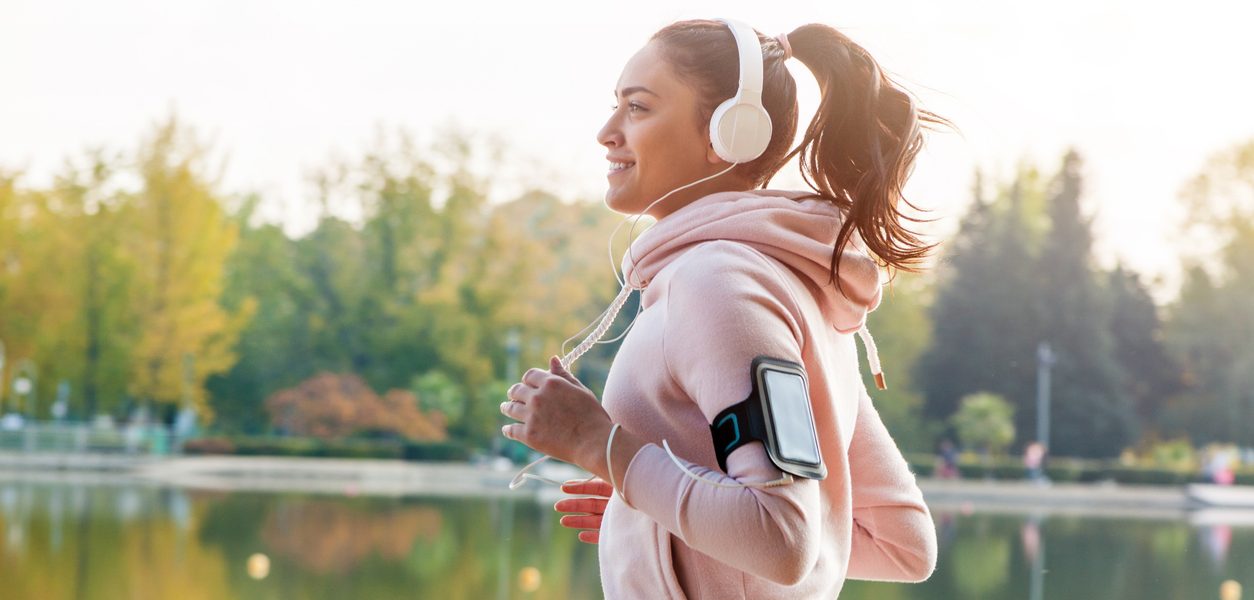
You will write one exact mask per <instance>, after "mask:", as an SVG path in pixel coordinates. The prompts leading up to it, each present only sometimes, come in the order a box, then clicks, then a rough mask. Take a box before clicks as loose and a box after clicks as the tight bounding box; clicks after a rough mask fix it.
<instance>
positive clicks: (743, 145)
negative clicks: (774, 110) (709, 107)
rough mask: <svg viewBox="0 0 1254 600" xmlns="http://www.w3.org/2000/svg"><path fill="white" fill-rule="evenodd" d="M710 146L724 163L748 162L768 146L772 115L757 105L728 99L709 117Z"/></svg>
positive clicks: (760, 154)
mask: <svg viewBox="0 0 1254 600" xmlns="http://www.w3.org/2000/svg"><path fill="white" fill-rule="evenodd" d="M710 143H711V145H713V146H714V152H715V154H718V155H719V157H720V158H722V159H723V160H725V161H727V162H730V163H746V162H749V161H751V160H753V159H755V158H757V157H759V156H762V153H763V152H766V147H767V145H769V144H770V143H771V115H769V114H767V112H766V109H764V108H762V107H761V106H760V105H757V104H751V103H747V102H738V101H737V99H736V98H730V99H728V100H726V101H724V102H723V103H722V104H720V105H718V108H716V109H714V114H713V115H712V116H711V117H710Z"/></svg>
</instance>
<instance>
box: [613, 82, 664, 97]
mask: <svg viewBox="0 0 1254 600" xmlns="http://www.w3.org/2000/svg"><path fill="white" fill-rule="evenodd" d="M636 92H644V93H646V94H653V95H654V96H657V97H658V98H661V96H658V95H657V92H654V91H653V90H651V89H649V88H647V87H644V86H643V85H633V86H631V87H625V88H623V91H622V92H614V91H611V92H610V93H612V94H614V97H615V98H617V97H619V96H620V95H621V96H622V97H624V98H626V97H627V96H630V95H632V94H634V93H636Z"/></svg>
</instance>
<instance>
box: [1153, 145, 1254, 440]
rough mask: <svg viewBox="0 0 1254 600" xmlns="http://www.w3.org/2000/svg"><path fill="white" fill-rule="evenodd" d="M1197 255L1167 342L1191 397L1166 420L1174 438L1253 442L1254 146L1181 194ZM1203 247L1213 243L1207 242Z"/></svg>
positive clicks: (1184, 396) (1170, 319) (1188, 267)
mask: <svg viewBox="0 0 1254 600" xmlns="http://www.w3.org/2000/svg"><path fill="white" fill-rule="evenodd" d="M1181 199H1182V200H1183V201H1184V203H1185V206H1186V209H1187V213H1186V217H1185V220H1184V222H1183V225H1184V227H1185V231H1186V233H1188V234H1191V238H1190V239H1189V240H1188V243H1189V245H1190V247H1191V248H1195V250H1192V251H1189V252H1187V253H1186V256H1185V259H1184V260H1183V263H1184V264H1183V267H1184V275H1185V276H1184V283H1183V284H1182V286H1181V289H1180V296H1179V298H1178V299H1177V301H1176V302H1174V303H1173V304H1172V305H1170V306H1169V307H1168V309H1167V318H1166V320H1165V324H1164V331H1165V340H1166V343H1167V347H1168V349H1169V351H1170V352H1171V354H1172V356H1173V357H1174V358H1175V359H1176V360H1177V361H1179V364H1181V365H1182V367H1183V369H1184V382H1185V386H1186V387H1185V390H1184V391H1183V392H1182V393H1180V394H1179V395H1177V396H1176V397H1173V398H1172V399H1171V400H1170V401H1169V402H1168V406H1167V408H1166V410H1165V411H1164V414H1163V416H1162V426H1163V428H1164V430H1165V431H1166V433H1167V434H1168V435H1171V434H1177V433H1187V434H1191V437H1193V438H1194V442H1195V443H1198V444H1201V443H1206V442H1212V441H1227V442H1236V443H1240V444H1251V443H1254V431H1252V430H1251V429H1250V428H1249V427H1248V423H1250V422H1251V421H1254V345H1251V344H1250V342H1249V341H1250V340H1251V339H1254V311H1251V310H1250V308H1249V307H1250V298H1252V297H1254V140H1250V141H1248V142H1245V143H1242V144H1237V145H1235V146H1233V147H1231V148H1228V149H1225V150H1222V151H1220V152H1217V153H1216V154H1215V155H1213V156H1212V157H1210V159H1209V160H1208V161H1207V163H1206V164H1205V165H1204V166H1203V168H1202V169H1201V171H1200V172H1199V173H1198V175H1197V176H1195V177H1194V178H1193V179H1191V180H1190V181H1189V183H1188V184H1187V185H1186V186H1185V187H1184V188H1183V189H1182V191H1181ZM1198 240H1211V241H1212V243H1209V244H1207V243H1201V242H1199V241H1198Z"/></svg>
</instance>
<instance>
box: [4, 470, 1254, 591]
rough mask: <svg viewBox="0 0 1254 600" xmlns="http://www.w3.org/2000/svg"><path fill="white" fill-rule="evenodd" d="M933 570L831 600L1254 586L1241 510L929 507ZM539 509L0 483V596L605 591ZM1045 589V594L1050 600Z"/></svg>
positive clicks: (519, 504)
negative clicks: (1110, 513)
mask: <svg viewBox="0 0 1254 600" xmlns="http://www.w3.org/2000/svg"><path fill="white" fill-rule="evenodd" d="M933 515H934V516H935V519H936V525H937V533H938V538H939V540H938V541H939V544H940V548H941V554H940V560H939V564H938V569H937V572H936V573H935V574H934V575H933V577H932V579H931V580H929V581H928V582H926V583H924V584H920V585H898V584H890V583H880V582H861V581H851V582H848V583H847V585H846V587H845V592H844V593H842V594H841V598H842V600H844V599H847V598H854V599H859V598H863V599H869V598H874V599H877V600H878V599H887V600H892V599H906V598H917V599H954V598H962V599H982V598H1015V599H1019V598H1029V599H1034V600H1040V599H1043V598H1046V597H1051V598H1138V599H1140V598H1164V599H1175V598H1214V597H1218V595H1219V593H1220V589H1221V586H1227V587H1226V588H1224V589H1225V590H1227V591H1228V592H1229V593H1230V592H1231V590H1234V589H1238V588H1239V587H1240V586H1242V585H1243V586H1244V587H1245V588H1246V589H1248V588H1250V586H1251V585H1254V581H1252V580H1251V574H1254V527H1252V526H1251V523H1250V521H1251V519H1250V517H1249V516H1248V515H1246V516H1241V515H1233V514H1231V513H1215V512H1212V513H1209V514H1206V515H1201V514H1189V515H1187V516H1186V515H1177V516H1175V517H1174V518H1167V519H1164V518H1133V517H1131V516H1129V517H1127V518H1118V519H1112V518H1096V517H1085V516H1076V515H1072V514H1051V513H1046V512H1034V513H1026V514H1003V515H996V514H986V513H982V512H980V510H979V509H978V508H977V507H972V506H959V507H956V508H955V509H954V510H939V509H936V510H934V511H933ZM558 516H559V515H558V514H557V513H556V512H554V511H553V510H552V506H551V503H550V502H541V503H537V502H535V501H533V500H530V499H528V497H526V496H520V497H519V498H516V499H515V498H501V497H497V498H492V499H484V498H451V499H450V498H378V497H374V498H371V497H362V496H357V495H340V496H335V495H313V494H295V493H293V494H256V493H224V492H209V491H194V490H184V489H178V488H162V487H156V486H149V485H144V484H137V483H129V484H107V483H102V482H93V483H87V484H70V483H34V482H12V481H0V536H2V537H3V542H2V543H0V597H3V598H6V599H7V598H17V599H25V598H38V599H41V600H42V599H49V600H55V599H60V598H116V597H128V598H138V599H143V598H193V599H194V598H441V599H444V598H448V599H453V600H456V599H472V598H473V599H483V598H488V599H492V598H495V599H515V598H544V599H554V600H561V599H585V598H588V599H596V598H600V597H601V596H600V584H599V581H598V579H597V563H596V547H595V546H592V545H588V544H584V543H581V542H579V541H578V540H577V539H576V537H575V534H574V532H573V531H571V530H568V529H566V528H564V527H561V525H560V524H559V523H558ZM1047 594H1048V596H1047Z"/></svg>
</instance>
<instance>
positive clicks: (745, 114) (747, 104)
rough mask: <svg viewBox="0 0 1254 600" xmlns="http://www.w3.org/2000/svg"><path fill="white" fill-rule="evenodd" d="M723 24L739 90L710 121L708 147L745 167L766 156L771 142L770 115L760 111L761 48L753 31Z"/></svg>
mask: <svg viewBox="0 0 1254 600" xmlns="http://www.w3.org/2000/svg"><path fill="white" fill-rule="evenodd" d="M715 20H717V21H722V22H723V23H726V24H727V26H728V27H729V28H730V29H731V32H732V35H733V36H735V38H736V47H737V49H738V50H739V53H740V87H739V89H737V90H736V95H735V96H732V97H731V98H728V99H727V100H725V101H723V103H722V104H720V105H718V108H716V109H714V114H713V115H712V116H711V117H710V143H711V144H712V145H713V146H714V152H715V153H716V154H718V155H719V156H720V157H721V158H722V159H723V160H725V161H727V162H730V163H746V162H749V161H751V160H753V159H755V158H757V157H759V156H762V153H763V152H766V147H767V145H768V144H770V142H771V115H769V114H767V112H766V109H765V108H763V107H762V60H763V59H762V44H761V42H759V41H758V35H757V33H756V32H754V31H753V28H752V27H750V26H748V25H746V24H744V23H741V22H740V21H735V20H732V19H715Z"/></svg>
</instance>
